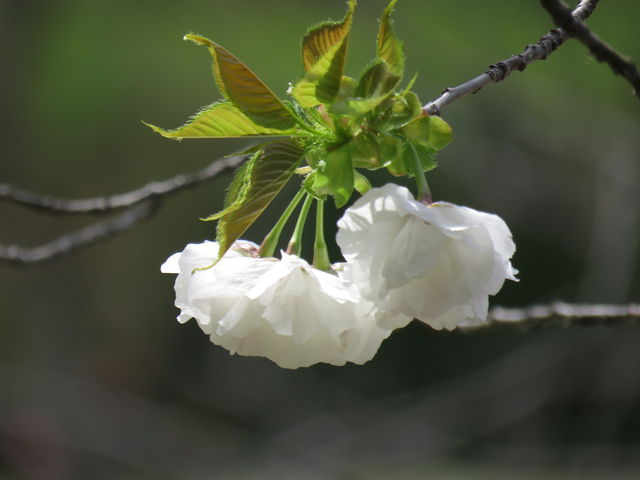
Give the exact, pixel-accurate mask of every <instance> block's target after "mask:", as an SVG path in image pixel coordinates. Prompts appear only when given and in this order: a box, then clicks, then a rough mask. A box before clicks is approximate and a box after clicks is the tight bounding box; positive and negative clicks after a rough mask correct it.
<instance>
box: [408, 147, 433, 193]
mask: <svg viewBox="0 0 640 480" xmlns="http://www.w3.org/2000/svg"><path fill="white" fill-rule="evenodd" d="M409 148H411V152H412V153H413V155H412V157H413V165H412V167H413V168H412V172H411V173H413V176H414V177H415V179H416V184H417V185H418V195H416V200H418V201H419V202H423V203H426V204H427V205H428V204H430V203H433V197H432V196H431V190H430V189H429V184H428V183H427V176H426V175H425V174H424V169H423V168H422V164H421V163H420V157H419V156H418V152H416V149H415V147H414V146H413V145H411V144H409Z"/></svg>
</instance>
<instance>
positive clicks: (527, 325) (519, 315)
mask: <svg viewBox="0 0 640 480" xmlns="http://www.w3.org/2000/svg"><path fill="white" fill-rule="evenodd" d="M499 325H506V326H513V327H518V328H522V329H525V330H526V329H532V328H539V327H546V326H550V325H561V326H571V325H576V326H594V325H603V326H608V327H619V326H632V325H634V326H638V325H640V304H629V305H572V304H568V303H563V302H556V303H552V304H551V305H534V306H531V307H525V308H504V307H494V308H492V309H491V311H490V312H489V316H488V318H487V321H486V322H484V323H479V322H478V323H469V324H467V325H464V326H462V327H461V330H463V331H465V332H471V331H476V330H485V329H487V328H490V327H495V326H499Z"/></svg>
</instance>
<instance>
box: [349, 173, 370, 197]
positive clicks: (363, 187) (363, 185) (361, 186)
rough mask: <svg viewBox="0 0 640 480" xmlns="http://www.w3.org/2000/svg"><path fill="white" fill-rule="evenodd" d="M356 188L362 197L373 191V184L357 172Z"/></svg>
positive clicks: (354, 184)
mask: <svg viewBox="0 0 640 480" xmlns="http://www.w3.org/2000/svg"><path fill="white" fill-rule="evenodd" d="M353 186H354V188H355V189H356V191H357V192H358V193H359V194H360V195H364V194H365V193H367V192H368V191H369V190H371V182H370V181H369V179H368V178H367V177H365V176H364V175H363V174H361V173H360V172H358V171H357V170H355V180H354V183H353Z"/></svg>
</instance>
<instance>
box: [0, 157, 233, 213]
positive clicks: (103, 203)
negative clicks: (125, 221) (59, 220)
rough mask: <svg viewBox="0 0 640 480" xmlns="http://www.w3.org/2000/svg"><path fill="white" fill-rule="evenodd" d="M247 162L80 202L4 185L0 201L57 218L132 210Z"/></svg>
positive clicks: (228, 162) (226, 162) (224, 162)
mask: <svg viewBox="0 0 640 480" xmlns="http://www.w3.org/2000/svg"><path fill="white" fill-rule="evenodd" d="M244 158H245V157H244V156H235V157H229V158H223V159H218V160H215V161H213V162H212V163H211V164H209V165H208V166H207V167H205V168H203V169H202V170H198V171H196V172H193V173H186V174H182V175H176V176H175V177H173V178H169V179H167V180H164V181H160V182H151V183H148V184H147V185H145V186H143V187H140V188H138V189H136V190H133V191H131V192H127V193H120V194H117V195H110V196H105V197H95V198H83V199H78V200H67V199H62V198H56V197H50V196H46V195H40V194H37V193H33V192H29V191H26V190H22V189H20V188H17V187H14V186H13V185H10V184H6V183H2V184H0V200H7V201H11V202H14V203H18V204H20V205H23V206H25V207H29V208H33V209H35V210H39V211H42V212H47V213H55V214H80V213H106V212H110V211H113V210H118V209H122V208H129V207H132V206H134V205H138V204H140V203H142V202H144V201H146V200H149V199H153V198H160V197H165V196H167V195H170V194H173V193H176V192H179V191H181V190H185V189H187V188H191V187H194V186H196V185H199V184H201V183H204V182H208V181H210V180H213V179H214V178H215V177H217V176H218V175H220V174H222V173H224V172H226V171H227V170H231V169H234V168H236V167H237V166H238V165H240V164H241V163H242V161H243V160H244Z"/></svg>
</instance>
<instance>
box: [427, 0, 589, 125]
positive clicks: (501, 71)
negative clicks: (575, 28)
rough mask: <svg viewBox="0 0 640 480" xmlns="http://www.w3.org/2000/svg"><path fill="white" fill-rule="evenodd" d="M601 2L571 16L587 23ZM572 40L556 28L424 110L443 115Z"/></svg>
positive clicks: (585, 1)
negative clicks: (467, 97)
mask: <svg viewBox="0 0 640 480" xmlns="http://www.w3.org/2000/svg"><path fill="white" fill-rule="evenodd" d="M599 1H600V0H582V1H581V2H580V3H578V5H577V6H576V8H575V10H574V11H573V12H572V13H571V15H572V17H573V18H575V19H577V20H585V19H587V18H588V17H589V15H591V14H592V13H593V11H594V10H595V8H596V6H597V5H598V2H599ZM568 38H569V34H568V33H567V32H566V31H565V30H564V29H562V28H555V29H553V30H551V31H550V32H549V33H547V34H546V35H544V36H543V37H541V38H540V40H539V41H538V43H535V44H532V45H528V46H527V48H526V49H525V50H524V52H522V53H521V54H520V55H515V56H513V57H511V58H508V59H506V60H502V61H501V62H498V63H496V64H495V65H491V66H490V67H489V70H487V71H486V72H485V73H483V74H482V75H478V76H477V77H475V78H472V79H471V80H469V81H468V82H465V83H462V84H460V85H458V86H456V87H451V88H446V89H445V90H444V92H442V94H441V95H440V96H439V97H438V98H436V99H435V100H432V101H431V102H429V103H427V104H426V105H425V106H424V107H422V110H423V111H424V112H425V113H426V114H428V115H440V112H441V111H442V109H443V108H444V107H446V106H447V105H449V104H450V103H452V102H454V101H456V100H457V99H459V98H460V97H463V96H465V95H468V94H470V93H476V92H477V91H478V90H480V89H481V88H482V87H485V86H487V85H489V84H490V83H498V82H501V81H502V80H504V79H505V78H507V76H509V74H510V73H511V72H513V71H514V70H518V71H520V72H521V71H523V70H524V69H525V68H527V65H529V64H530V63H532V62H534V61H536V60H544V59H545V58H547V57H548V56H549V55H550V54H551V53H553V51H554V50H555V49H556V48H558V47H559V46H560V45H562V44H563V43H564V42H565V41H566V40H567V39H568Z"/></svg>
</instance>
